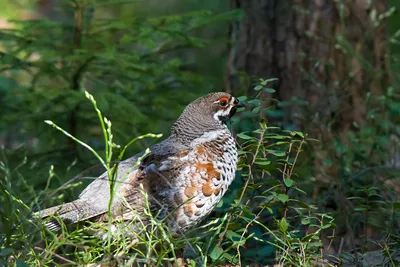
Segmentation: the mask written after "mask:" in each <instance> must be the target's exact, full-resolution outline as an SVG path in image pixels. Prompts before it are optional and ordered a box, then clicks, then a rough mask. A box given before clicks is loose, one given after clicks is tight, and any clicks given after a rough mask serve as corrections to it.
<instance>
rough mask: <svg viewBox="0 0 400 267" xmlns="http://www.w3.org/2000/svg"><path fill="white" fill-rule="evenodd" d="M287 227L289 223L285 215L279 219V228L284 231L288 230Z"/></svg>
mask: <svg viewBox="0 0 400 267" xmlns="http://www.w3.org/2000/svg"><path fill="white" fill-rule="evenodd" d="M288 227H289V224H288V223H287V221H286V219H285V217H283V218H282V219H281V221H280V222H279V229H281V231H282V232H283V233H286V232H287V230H288Z"/></svg>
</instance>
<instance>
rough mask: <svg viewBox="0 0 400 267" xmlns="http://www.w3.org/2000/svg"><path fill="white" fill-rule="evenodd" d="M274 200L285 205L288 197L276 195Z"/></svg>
mask: <svg viewBox="0 0 400 267" xmlns="http://www.w3.org/2000/svg"><path fill="white" fill-rule="evenodd" d="M276 198H277V199H279V200H280V201H281V202H282V203H286V202H287V201H288V200H289V196H288V195H286V194H278V195H276Z"/></svg>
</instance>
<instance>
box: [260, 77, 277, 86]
mask: <svg viewBox="0 0 400 267" xmlns="http://www.w3.org/2000/svg"><path fill="white" fill-rule="evenodd" d="M273 81H278V79H277V78H270V79H266V80H262V81H261V84H262V85H267V83H270V82H273Z"/></svg>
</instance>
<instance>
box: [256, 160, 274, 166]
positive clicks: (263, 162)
mask: <svg viewBox="0 0 400 267" xmlns="http://www.w3.org/2000/svg"><path fill="white" fill-rule="evenodd" d="M254 163H255V164H257V165H263V166H265V165H269V164H270V163H271V161H269V160H265V159H256V161H255V162H254Z"/></svg>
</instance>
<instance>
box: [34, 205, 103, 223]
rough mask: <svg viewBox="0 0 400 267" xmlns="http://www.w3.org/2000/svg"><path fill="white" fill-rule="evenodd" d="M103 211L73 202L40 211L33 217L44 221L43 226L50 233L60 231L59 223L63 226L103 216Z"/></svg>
mask: <svg viewBox="0 0 400 267" xmlns="http://www.w3.org/2000/svg"><path fill="white" fill-rule="evenodd" d="M104 212H105V211H104V210H101V211H100V210H96V209H94V207H93V205H90V203H88V202H86V201H83V200H75V201H73V202H69V203H65V204H62V205H58V206H55V207H51V208H48V209H44V210H40V211H38V212H36V213H35V216H36V217H38V218H41V219H42V220H44V225H45V226H46V227H47V228H48V229H49V230H51V231H58V230H61V221H62V222H63V223H64V224H65V225H69V224H74V223H77V222H80V221H85V220H88V219H90V218H93V217H96V216H99V215H101V214H103V213H104Z"/></svg>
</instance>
